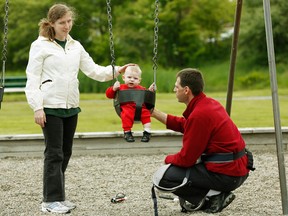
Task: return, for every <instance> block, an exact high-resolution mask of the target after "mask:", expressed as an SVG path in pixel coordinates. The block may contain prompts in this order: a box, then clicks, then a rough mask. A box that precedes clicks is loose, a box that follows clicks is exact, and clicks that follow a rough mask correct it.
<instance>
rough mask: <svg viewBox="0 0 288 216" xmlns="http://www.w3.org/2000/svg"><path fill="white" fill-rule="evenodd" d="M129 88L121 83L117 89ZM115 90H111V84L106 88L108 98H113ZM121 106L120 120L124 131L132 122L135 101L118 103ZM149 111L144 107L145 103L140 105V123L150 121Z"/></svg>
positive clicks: (139, 86)
mask: <svg viewBox="0 0 288 216" xmlns="http://www.w3.org/2000/svg"><path fill="white" fill-rule="evenodd" d="M126 89H131V88H129V87H128V86H127V85H126V84H121V85H120V89H119V90H126ZM133 89H135V90H137V89H138V90H145V87H143V86H141V85H138V86H136V87H135V88H133ZM115 94H116V91H113V86H111V87H109V88H107V90H106V96H107V97H108V98H110V99H113V98H115ZM120 108H121V120H122V128H123V130H124V131H131V128H132V126H133V123H134V116H135V110H136V103H135V102H127V103H123V104H121V105H120ZM150 116H151V115H150V111H149V110H148V109H147V108H146V106H145V104H143V105H142V112H141V122H142V124H143V125H144V124H147V123H150V122H151V118H150Z"/></svg>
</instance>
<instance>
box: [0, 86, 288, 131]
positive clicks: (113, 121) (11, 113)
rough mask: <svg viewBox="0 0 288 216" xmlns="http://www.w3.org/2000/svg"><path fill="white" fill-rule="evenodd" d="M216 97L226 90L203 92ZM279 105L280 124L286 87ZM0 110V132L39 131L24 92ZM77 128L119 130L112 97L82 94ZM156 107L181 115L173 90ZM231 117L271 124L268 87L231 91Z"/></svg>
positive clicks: (246, 123) (287, 122)
mask: <svg viewBox="0 0 288 216" xmlns="http://www.w3.org/2000/svg"><path fill="white" fill-rule="evenodd" d="M206 94H207V96H209V97H213V98H215V99H217V100H219V101H220V102H221V103H222V104H223V105H224V106H225V103H226V92H217V93H215V92H213V93H209V92H207V93H206ZM278 94H279V105H280V114H281V125H282V126H288V113H287V110H288V89H280V90H279V91H278ZM1 105H2V107H1V110H0V134H31V133H42V131H41V129H40V127H39V126H38V125H36V124H35V123H34V116H33V112H32V110H31V109H30V107H29V106H28V104H27V102H26V99H25V96H24V93H21V94H20V93H19V94H5V95H4V99H3V102H2V104H1ZM80 107H81V109H82V112H81V113H80V114H79V123H78V127H77V132H101V131H121V130H122V129H121V121H120V118H119V117H118V116H117V114H116V112H115V110H114V107H113V102H112V100H109V99H106V97H105V95H104V94H82V95H81V101H80ZM156 107H157V108H158V109H160V110H162V111H164V112H166V113H171V114H175V115H181V114H182V112H183V110H184V109H185V105H184V104H182V103H178V102H177V100H176V97H175V94H174V93H169V94H168V93H167V94H166V93H165V94H162V93H157V95H156ZM231 118H232V119H233V120H234V122H235V123H236V125H237V126H238V127H240V128H245V127H273V125H274V123H273V122H274V120H273V107H272V99H271V91H270V89H267V90H251V91H241V92H234V93H233V102H232V109H231ZM164 129H166V128H165V126H164V125H162V124H160V123H159V122H158V121H156V120H155V119H153V118H152V130H164ZM133 130H134V131H141V130H142V125H141V124H139V123H138V124H135V125H134V127H133Z"/></svg>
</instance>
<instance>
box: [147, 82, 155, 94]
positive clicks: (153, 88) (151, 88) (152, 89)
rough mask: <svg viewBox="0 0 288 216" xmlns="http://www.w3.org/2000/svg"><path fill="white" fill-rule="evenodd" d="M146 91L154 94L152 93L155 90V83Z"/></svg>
mask: <svg viewBox="0 0 288 216" xmlns="http://www.w3.org/2000/svg"><path fill="white" fill-rule="evenodd" d="M148 90H149V91H152V92H154V91H155V90H156V84H155V83H152V84H151V85H150V87H149V88H148Z"/></svg>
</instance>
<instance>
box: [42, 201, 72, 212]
mask: <svg viewBox="0 0 288 216" xmlns="http://www.w3.org/2000/svg"><path fill="white" fill-rule="evenodd" d="M41 211H42V212H53V213H60V214H66V213H70V209H69V208H68V207H67V206H65V205H63V204H62V203H61V202H43V203H42V204H41Z"/></svg>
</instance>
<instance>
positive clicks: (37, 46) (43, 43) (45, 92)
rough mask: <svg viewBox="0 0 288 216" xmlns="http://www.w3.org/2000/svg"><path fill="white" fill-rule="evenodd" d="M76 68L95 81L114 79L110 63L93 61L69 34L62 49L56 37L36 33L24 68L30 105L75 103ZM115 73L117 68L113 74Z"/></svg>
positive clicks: (48, 105)
mask: <svg viewBox="0 0 288 216" xmlns="http://www.w3.org/2000/svg"><path fill="white" fill-rule="evenodd" d="M79 70H81V71H82V72H83V73H85V74H86V75H87V76H88V77H90V78H92V79H94V80H97V81H101V82H105V81H108V80H112V79H113V73H112V66H107V67H104V66H100V65H97V64H95V62H94V61H93V59H92V58H91V57H90V56H89V54H88V53H87V52H86V51H85V49H84V48H83V46H82V45H81V44H80V43H79V42H78V41H76V40H74V39H73V38H72V37H71V36H68V38H67V43H66V46H65V49H63V48H62V47H61V46H60V45H59V44H57V43H56V42H55V41H50V40H48V39H47V38H45V37H42V36H39V37H38V39H37V40H35V41H34V42H33V43H32V44H31V48H30V52H29V61H28V65H27V68H26V75H27V83H26V88H25V94H26V97H27V101H28V104H29V105H30V107H31V108H32V109H33V110H34V111H36V110H39V109H43V108H44V107H45V108H64V109H69V108H75V107H78V106H79V81H78V78H77V77H78V73H79ZM115 71H118V67H115ZM118 75H119V74H118V73H117V72H116V73H115V77H116V76H118Z"/></svg>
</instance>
